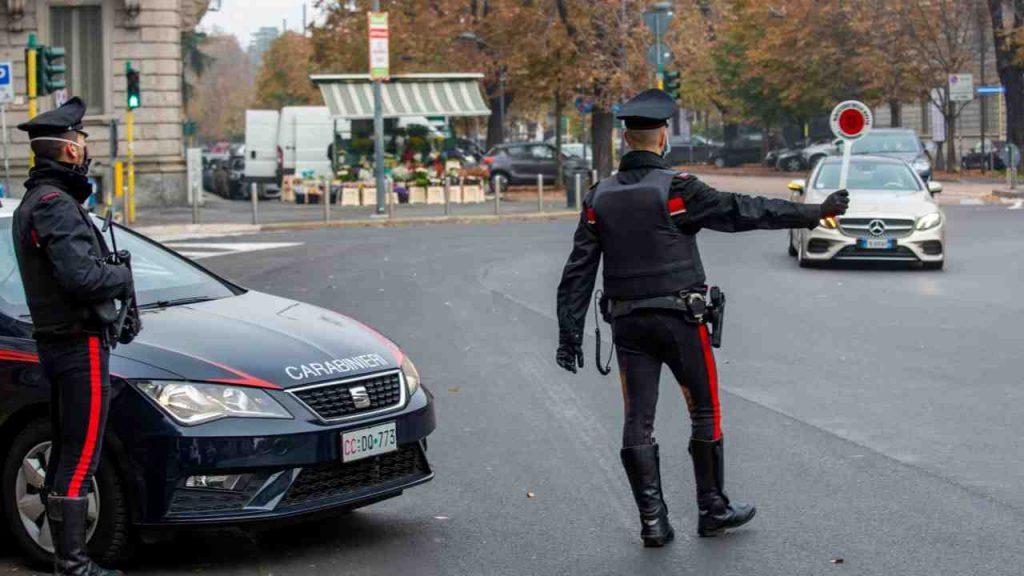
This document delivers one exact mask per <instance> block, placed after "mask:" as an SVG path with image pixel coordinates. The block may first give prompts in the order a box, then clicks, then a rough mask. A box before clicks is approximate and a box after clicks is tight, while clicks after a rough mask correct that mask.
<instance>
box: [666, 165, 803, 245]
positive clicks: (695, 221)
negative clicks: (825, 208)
mask: <svg viewBox="0 0 1024 576" xmlns="http://www.w3.org/2000/svg"><path fill="white" fill-rule="evenodd" d="M671 194H672V195H673V196H679V197H682V199H683V200H684V201H685V208H686V211H685V213H683V214H682V218H681V219H680V220H681V221H682V223H685V224H686V225H689V226H696V227H698V228H710V229H712V230H717V231H719V232H744V231H746V230H773V229H778V228H814V227H815V226H817V225H818V221H819V220H820V218H821V208H820V206H819V205H817V204H798V203H796V202H789V201H788V200H781V199H777V198H764V197H761V196H747V195H745V194H733V193H730V192H719V191H718V190H715V189H714V188H712V187H710V186H708V185H707V184H705V183H703V182H701V181H700V180H698V179H697V178H695V177H693V176H689V175H687V176H683V177H677V178H676V179H675V180H674V181H673V183H672V192H671Z"/></svg>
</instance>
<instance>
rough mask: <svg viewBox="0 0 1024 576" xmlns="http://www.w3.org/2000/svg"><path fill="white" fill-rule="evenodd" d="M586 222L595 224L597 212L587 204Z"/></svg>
mask: <svg viewBox="0 0 1024 576" xmlns="http://www.w3.org/2000/svg"><path fill="white" fill-rule="evenodd" d="M587 224H597V212H594V209H593V208H591V207H590V206H587Z"/></svg>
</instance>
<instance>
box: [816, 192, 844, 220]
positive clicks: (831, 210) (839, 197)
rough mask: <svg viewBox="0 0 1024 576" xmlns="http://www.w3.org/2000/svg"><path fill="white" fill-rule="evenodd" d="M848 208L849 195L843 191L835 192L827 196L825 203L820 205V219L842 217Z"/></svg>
mask: <svg viewBox="0 0 1024 576" xmlns="http://www.w3.org/2000/svg"><path fill="white" fill-rule="evenodd" d="M849 207H850V193H849V192H848V191H846V190H845V189H844V190H836V191H835V192H833V193H831V194H829V195H828V197H827V198H825V201H824V202H822V203H821V217H822V218H833V217H835V216H842V215H843V214H846V209H847V208H849Z"/></svg>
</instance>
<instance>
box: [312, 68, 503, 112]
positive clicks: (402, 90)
mask: <svg viewBox="0 0 1024 576" xmlns="http://www.w3.org/2000/svg"><path fill="white" fill-rule="evenodd" d="M483 77H484V76H483V74H405V75H400V76H392V77H391V79H390V80H388V81H387V82H383V83H382V84H381V99H382V101H383V105H384V117H385V118H399V117H402V116H447V117H457V116H490V114H491V111H490V109H488V108H487V103H486V102H485V101H484V98H483V95H481V94H480V80H481V79H482V78H483ZM310 79H311V80H313V83H314V84H316V85H317V86H319V87H320V92H321V93H322V94H323V96H324V102H326V103H327V108H328V109H329V110H330V111H331V116H334V117H335V118H344V119H347V120H358V119H366V118H373V83H372V82H371V80H370V76H369V74H317V75H313V76H310Z"/></svg>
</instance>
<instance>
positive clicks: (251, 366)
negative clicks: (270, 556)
mask: <svg viewBox="0 0 1024 576" xmlns="http://www.w3.org/2000/svg"><path fill="white" fill-rule="evenodd" d="M16 204H17V203H16V202H5V203H4V205H3V207H0V511H2V512H3V522H4V526H3V529H4V531H5V535H4V538H5V542H11V543H12V546H15V545H16V546H17V547H18V548H20V549H21V550H22V551H23V552H24V553H26V554H27V555H29V556H30V557H31V558H33V559H34V560H35V561H37V562H39V563H45V562H46V561H47V560H48V556H49V555H50V553H51V552H52V543H51V542H52V540H51V537H50V529H49V524H48V521H47V519H46V514H44V513H43V505H42V502H41V501H40V498H39V491H40V489H41V488H42V485H43V477H44V475H45V473H46V469H47V467H48V466H49V464H50V458H49V454H50V442H51V440H52V437H51V428H50V422H49V414H50V411H49V401H50V383H49V382H48V380H47V378H46V375H45V374H44V372H43V370H42V367H41V366H40V364H39V359H38V355H37V352H36V345H35V341H34V340H33V339H32V323H31V317H30V315H29V312H28V307H27V305H26V302H25V292H24V289H23V287H22V284H21V275H20V274H19V272H18V269H17V266H18V264H17V260H16V259H15V257H14V250H13V241H12V236H11V215H12V214H13V211H14V208H15V206H16ZM97 223H98V222H97ZM115 226H116V225H115ZM117 236H118V238H117V241H118V247H119V248H122V249H126V250H129V251H130V252H131V253H132V264H133V268H134V272H135V290H136V293H137V295H138V303H139V307H140V309H141V310H142V317H143V321H144V323H145V329H144V330H143V331H142V333H141V334H140V335H139V337H138V338H137V339H136V340H135V341H134V342H132V343H131V344H128V345H120V346H118V347H117V348H116V349H115V350H114V351H113V352H112V353H111V356H110V375H111V376H110V380H111V391H110V398H111V402H110V412H109V418H108V425H107V433H106V438H105V443H104V449H103V459H102V461H101V462H100V464H99V469H98V471H97V474H96V477H95V479H94V481H93V484H92V486H91V490H90V495H89V500H90V501H89V524H88V534H89V544H88V545H89V552H90V555H91V556H92V557H93V558H96V559H97V560H100V561H101V562H111V561H113V562H116V560H117V559H118V558H119V557H121V556H123V555H124V554H125V553H126V552H127V548H128V547H130V546H131V544H132V543H133V542H136V541H138V540H139V539H140V538H151V537H159V536H160V535H162V534H164V533H166V532H168V531H173V530H188V529H191V528H195V527H198V526H214V525H235V524H242V523H249V522H256V521H260V522H264V523H269V524H273V523H280V522H284V521H292V520H293V519H296V518H301V517H304V516H308V515H313V514H317V513H326V512H337V511H344V510H349V509H353V508H358V507H361V506H366V505H368V504H372V503H374V502H378V501H381V500H384V499H387V498H393V497H396V496H398V495H400V494H402V492H403V491H404V490H406V489H408V488H411V487H413V486H416V485H419V484H422V483H424V482H427V481H429V480H430V479H431V478H432V477H433V473H432V471H431V468H430V465H429V464H428V462H427V455H426V448H427V444H426V438H427V436H428V435H429V434H430V433H431V432H432V431H433V430H434V426H435V420H434V407H433V397H432V396H431V394H430V392H429V391H428V390H427V389H426V387H425V386H423V385H422V382H421V377H420V374H419V373H418V372H417V370H416V367H415V366H414V365H413V363H412V362H411V361H410V360H409V358H408V357H407V356H406V355H405V354H404V353H403V352H402V350H401V349H400V348H398V347H397V346H396V345H395V344H393V343H392V342H391V341H390V340H388V339H387V338H385V337H384V336H382V335H380V334H379V333H377V332H376V331H374V330H373V329H372V328H370V327H368V326H366V325H364V324H362V323H360V322H358V321H356V320H354V319H352V318H349V317H347V316H344V315H342V314H339V313H336V312H332V311H329V310H325V309H321V308H318V307H315V306H311V305H308V304H304V303H301V302H296V301H294V300H289V299H286V298H280V297H277V296H271V295H269V294H262V293H259V292H256V291H253V290H247V289H245V288H242V287H240V286H238V285H236V284H234V283H232V282H229V281H227V280H224V279H222V278H220V277H218V276H216V275H215V274H213V273H211V272H209V271H207V270H205V269H204V268H202V267H201V266H199V265H197V264H196V263H194V262H192V261H190V260H187V259H185V258H183V257H181V256H179V255H177V254H175V253H174V252H173V251H171V250H168V249H167V248H164V247H163V246H161V245H160V244H158V243H156V242H153V241H151V240H149V239H147V238H145V237H144V236H141V235H139V234H136V233H134V232H132V231H131V230H128V229H123V228H120V227H118V229H117ZM8 534H9V535H8Z"/></svg>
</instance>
